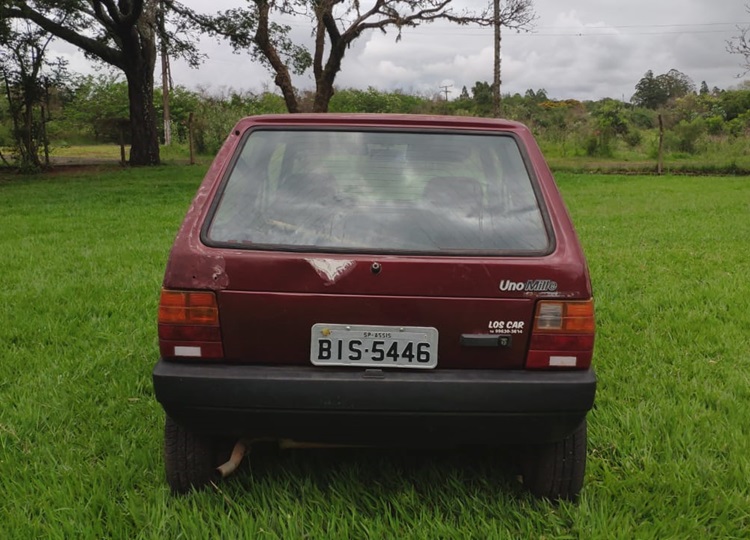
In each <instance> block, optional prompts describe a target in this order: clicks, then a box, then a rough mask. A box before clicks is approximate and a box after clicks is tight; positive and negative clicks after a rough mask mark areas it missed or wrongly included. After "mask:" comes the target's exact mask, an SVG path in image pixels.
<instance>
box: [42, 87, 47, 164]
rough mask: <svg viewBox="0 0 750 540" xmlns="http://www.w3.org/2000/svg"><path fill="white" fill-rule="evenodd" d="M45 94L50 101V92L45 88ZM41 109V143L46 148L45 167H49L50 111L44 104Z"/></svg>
mask: <svg viewBox="0 0 750 540" xmlns="http://www.w3.org/2000/svg"><path fill="white" fill-rule="evenodd" d="M45 92H46V98H47V100H49V91H48V89H47V88H45ZM40 108H41V112H42V125H41V141H42V147H43V148H44V166H45V167H49V139H47V121H48V120H49V118H48V115H49V112H47V114H45V111H48V110H49V109H47V107H45V105H44V104H42V105H40Z"/></svg>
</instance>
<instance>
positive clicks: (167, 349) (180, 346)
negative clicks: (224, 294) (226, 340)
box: [159, 289, 224, 359]
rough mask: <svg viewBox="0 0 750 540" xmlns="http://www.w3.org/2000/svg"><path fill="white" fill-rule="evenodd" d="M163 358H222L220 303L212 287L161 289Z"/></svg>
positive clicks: (161, 347)
mask: <svg viewBox="0 0 750 540" xmlns="http://www.w3.org/2000/svg"><path fill="white" fill-rule="evenodd" d="M159 350H160V351H161V356H162V358H196V359H200V358H222V357H223V356H224V350H223V347H222V345H221V330H220V328H219V306H218V304H217V303H216V295H215V294H214V293H213V292H211V291H171V290H167V289H162V291H161V298H160V299H159Z"/></svg>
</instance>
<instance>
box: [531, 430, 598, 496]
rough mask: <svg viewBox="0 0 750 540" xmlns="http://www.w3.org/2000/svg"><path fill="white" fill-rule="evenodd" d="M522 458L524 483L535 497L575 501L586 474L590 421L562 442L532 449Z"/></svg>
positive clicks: (538, 445)
mask: <svg viewBox="0 0 750 540" xmlns="http://www.w3.org/2000/svg"><path fill="white" fill-rule="evenodd" d="M521 459H522V472H523V483H524V485H525V486H526V488H527V489H528V490H529V491H530V492H531V493H532V494H533V495H535V496H536V497H541V498H546V499H549V500H551V501H560V500H562V501H575V500H576V499H577V498H578V494H579V493H580V491H581V488H582V487H583V477H584V473H585V472H586V420H585V419H584V420H583V422H581V425H579V426H578V427H577V428H576V430H575V431H574V432H573V433H571V434H570V435H568V436H567V437H565V438H564V439H563V440H561V441H556V442H553V443H546V444H537V445H533V446H531V447H528V448H527V449H526V450H525V455H524V456H522V458H521Z"/></svg>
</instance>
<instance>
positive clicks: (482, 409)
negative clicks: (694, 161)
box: [153, 114, 596, 500]
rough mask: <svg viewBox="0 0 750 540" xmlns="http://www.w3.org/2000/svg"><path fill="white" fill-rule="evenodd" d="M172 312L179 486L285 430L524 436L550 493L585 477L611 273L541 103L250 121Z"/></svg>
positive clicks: (529, 464) (320, 436)
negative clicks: (601, 263)
mask: <svg viewBox="0 0 750 540" xmlns="http://www.w3.org/2000/svg"><path fill="white" fill-rule="evenodd" d="M158 317H159V348H160V353H161V359H160V360H159V362H158V364H157V365H156V367H155V369H154V374H153V376H154V388H155V393H156V397H157V399H158V400H159V402H161V404H162V406H163V407H164V410H165V411H166V427H165V460H166V471H167V480H168V482H169V485H170V487H171V488H172V490H173V491H174V492H177V493H180V492H185V491H189V490H190V489H192V488H200V487H202V486H204V485H206V484H208V483H209V482H211V480H212V479H213V478H214V477H218V476H224V475H226V474H228V473H229V472H231V470H233V469H234V468H235V467H236V466H237V463H238V462H239V460H240V459H241V458H242V454H243V452H244V450H245V449H246V448H247V447H248V445H250V444H252V443H253V441H256V440H269V439H270V440H275V441H279V442H280V443H285V444H296V443H306V444H309V443H316V444H332V445H365V446H394V445H395V446H415V445H416V446H433V445H435V446H437V445H440V446H445V445H446V444H448V445H467V444H469V445H491V446H495V445H514V446H515V447H517V448H518V449H519V456H520V457H521V469H522V477H523V482H524V485H525V486H526V487H527V488H528V489H529V490H530V491H531V492H532V493H533V494H535V495H537V496H540V497H546V498H549V499H567V500H573V499H575V498H576V497H577V495H578V493H579V491H580V490H581V487H582V484H583V478H584V470H585V464H586V414H587V412H588V411H589V410H590V409H591V407H592V405H593V401H594V393H595V387H596V379H595V375H594V371H593V369H592V368H591V358H592V352H593V348H594V306H593V299H592V291H591V284H590V281H589V275H588V270H587V267H586V262H585V259H584V256H583V252H582V250H581V246H580V244H579V242H578V239H577V238H576V234H575V232H574V229H573V226H572V224H571V221H570V217H569V215H568V213H567V211H566V209H565V207H564V205H563V201H562V199H561V197H560V193H559V192H558V189H557V187H556V186H555V183H554V180H553V178H552V175H551V173H550V171H549V169H548V167H547V165H546V164H545V162H544V159H543V157H542V155H541V153H540V151H539V148H538V146H537V145H536V143H535V142H534V140H533V138H532V136H531V134H530V132H529V131H528V129H526V128H525V127H524V126H523V125H521V124H517V123H513V122H508V121H502V120H494V119H480V118H451V117H434V116H400V115H399V116H396V115H334V114H328V115H312V114H311V115H302V114H297V115H278V116H261V117H250V118H246V119H244V120H242V121H240V122H239V123H238V124H237V126H236V127H235V129H234V130H233V131H232V133H231V135H230V136H229V138H228V139H227V141H226V143H225V144H224V145H223V147H222V148H221V150H220V152H219V153H218V155H217V157H216V158H215V160H214V162H213V164H212V166H211V168H210V170H209V171H208V173H207V175H206V177H205V179H204V181H203V183H202V184H201V186H200V188H199V190H198V193H197V195H196V196H195V199H194V201H193V203H192V205H191V207H190V209H189V211H188V213H187V216H186V217H185V220H184V222H183V224H182V227H181V228H180V230H179V233H178V234H177V238H176V239H175V242H174V245H173V247H172V251H171V254H170V257H169V261H168V263H167V268H166V273H165V277H164V284H163V290H162V292H161V300H160V304H159V315H158ZM230 455H231V457H230ZM498 461H500V460H499V459H498ZM498 465H500V463H498Z"/></svg>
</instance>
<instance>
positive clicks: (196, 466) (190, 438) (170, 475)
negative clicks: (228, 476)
mask: <svg viewBox="0 0 750 540" xmlns="http://www.w3.org/2000/svg"><path fill="white" fill-rule="evenodd" d="M217 448H218V444H217V442H216V440H215V439H213V438H211V437H209V436H207V435H203V434H198V433H194V432H192V431H187V430H186V429H184V428H183V427H182V426H180V425H179V424H177V423H176V422H175V421H174V420H172V419H171V418H170V417H169V416H167V419H166V422H165V424H164V466H165V469H166V473H167V483H168V484H169V487H170V488H171V490H172V492H173V493H175V494H182V493H187V492H189V491H190V490H191V489H202V488H204V487H206V486H207V485H208V484H209V483H210V482H211V481H212V480H213V479H214V478H215V474H216V467H218V466H219V465H221V463H219V457H218V455H217Z"/></svg>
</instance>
